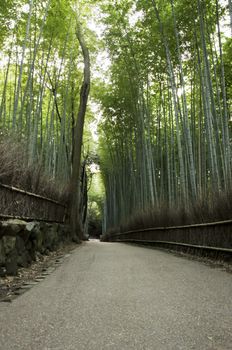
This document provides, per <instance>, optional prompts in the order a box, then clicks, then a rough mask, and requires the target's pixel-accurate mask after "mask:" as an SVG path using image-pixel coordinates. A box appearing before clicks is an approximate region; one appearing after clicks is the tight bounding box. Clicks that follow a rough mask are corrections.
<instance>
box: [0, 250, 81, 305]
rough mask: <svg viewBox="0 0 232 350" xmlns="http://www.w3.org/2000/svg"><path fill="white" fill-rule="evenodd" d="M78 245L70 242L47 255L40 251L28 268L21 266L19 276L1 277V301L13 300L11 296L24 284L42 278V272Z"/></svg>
mask: <svg viewBox="0 0 232 350" xmlns="http://www.w3.org/2000/svg"><path fill="white" fill-rule="evenodd" d="M76 247H77V245H76V243H69V244H66V245H64V246H62V247H60V248H59V249H57V250H56V251H53V252H49V253H48V254H46V255H45V254H44V255H43V254H39V253H38V254H37V256H36V261H34V262H33V263H32V264H31V265H30V266H28V267H26V268H20V269H19V270H18V274H17V276H5V277H0V301H11V297H12V296H13V295H15V294H17V291H19V290H20V289H21V288H22V287H23V286H24V285H26V284H30V283H32V282H33V281H35V280H36V279H38V278H40V276H41V274H42V273H45V272H46V271H47V269H48V268H49V267H52V266H55V264H56V263H58V262H59V259H60V258H62V257H63V256H64V255H65V254H68V253H69V252H71V251H72V250H73V249H75V248H76Z"/></svg>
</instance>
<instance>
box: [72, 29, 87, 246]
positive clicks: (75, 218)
mask: <svg viewBox="0 0 232 350" xmlns="http://www.w3.org/2000/svg"><path fill="white" fill-rule="evenodd" d="M76 36H77V39H78V41H79V44H80V46H81V50H82V54H83V58H84V78H83V82H82V86H81V91H80V103H79V108H78V115H77V122H76V125H75V128H74V139H73V167H72V177H71V191H72V192H71V193H72V198H71V217H70V225H71V232H72V235H73V237H75V238H77V240H79V241H80V240H81V239H82V238H83V229H82V223H81V216H80V208H79V205H80V175H81V174H80V170H81V149H82V139H83V129H84V121H85V112H86V107H87V102H88V96H89V90H90V58H89V50H88V48H87V46H86V43H85V40H84V37H83V35H82V31H81V27H80V25H79V24H78V25H77V29H76Z"/></svg>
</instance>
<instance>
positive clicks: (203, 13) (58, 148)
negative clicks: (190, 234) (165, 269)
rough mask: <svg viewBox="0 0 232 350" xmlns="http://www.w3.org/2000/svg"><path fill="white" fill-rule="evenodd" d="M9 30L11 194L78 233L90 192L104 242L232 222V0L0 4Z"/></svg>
mask: <svg viewBox="0 0 232 350" xmlns="http://www.w3.org/2000/svg"><path fill="white" fill-rule="evenodd" d="M0 25H1V27H0V151H1V152H0V153H1V154H0V164H1V165H0V182H1V183H5V184H8V185H11V186H15V187H20V188H22V189H24V190H28V191H32V192H34V193H39V194H41V195H45V194H46V195H47V196H48V197H50V198H53V199H55V200H58V201H63V202H65V203H67V204H68V205H70V208H71V209H70V222H71V224H72V228H73V230H82V228H81V223H80V222H81V219H80V217H79V216H80V215H79V214H77V213H79V212H80V206H81V205H83V201H82V200H81V199H80V198H82V197H83V193H82V192H83V191H82V189H81V186H82V187H83V182H86V184H87V185H86V187H87V189H86V192H88V193H86V197H88V213H87V214H86V215H87V216H88V220H89V222H90V221H94V222H95V225H102V230H103V233H106V232H120V231H121V232H123V231H125V230H129V229H139V228H141V227H143V228H148V227H160V226H172V225H186V224H193V223H203V222H206V223H207V222H212V221H220V220H227V219H232V217H231V210H232V147H231V146H232V144H231V141H232V114H231V113H232V112H231V108H232V59H231V58H232V39H231V35H232V1H231V0H42V1H41V0H1V1H0ZM84 178H85V179H84ZM81 193H82V197H81ZM96 222H97V223H96ZM100 230H101V229H100Z"/></svg>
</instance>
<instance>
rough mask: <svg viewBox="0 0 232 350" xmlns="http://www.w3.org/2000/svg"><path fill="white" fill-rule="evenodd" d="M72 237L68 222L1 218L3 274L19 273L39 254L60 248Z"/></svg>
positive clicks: (0, 245) (0, 237)
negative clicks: (58, 222)
mask: <svg viewBox="0 0 232 350" xmlns="http://www.w3.org/2000/svg"><path fill="white" fill-rule="evenodd" d="M69 241H72V237H71V234H70V229H69V226H68V225H63V224H57V223H45V222H37V221H32V222H26V221H23V220H6V221H0V277H1V276H4V275H16V274H17V271H18V268H19V267H27V266H29V265H30V264H31V263H32V261H34V260H36V256H37V254H46V253H48V252H49V251H53V250H56V249H57V248H58V247H59V246H60V245H61V244H64V243H67V242H69Z"/></svg>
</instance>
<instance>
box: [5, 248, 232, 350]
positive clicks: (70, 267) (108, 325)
mask: <svg viewBox="0 0 232 350" xmlns="http://www.w3.org/2000/svg"><path fill="white" fill-rule="evenodd" d="M18 349H20V350H46V349H47V350H48V349H52V350H82V349H85V350H92V349H93V350H101V349H103V350H104V349H115V350H116V349H118V350H130V349H138V350H140V349H141V350H142V349H143V350H148V349H151V350H169V349H170V350H171V349H172V350H179V349H186V350H190V349H196V350H205V349H210V350H213V349H214V350H231V349H232V275H231V274H229V273H226V272H224V271H222V270H220V269H218V268H216V269H213V268H210V267H208V266H206V265H204V264H201V263H199V262H197V261H189V260H187V259H185V258H181V257H176V256H173V255H171V254H168V253H164V252H161V251H158V250H153V249H148V248H141V247H135V246H130V245H123V244H111V243H98V242H88V243H85V244H84V245H83V246H81V247H79V248H77V250H76V251H74V252H73V253H72V254H71V256H69V257H68V258H66V260H65V262H64V263H63V264H62V265H61V266H60V267H58V268H57V269H56V270H55V271H54V272H53V273H52V274H51V275H50V276H48V277H46V279H45V280H44V281H42V282H40V283H39V284H38V285H36V286H34V287H33V288H32V289H30V290H29V291H28V292H26V293H25V294H23V295H22V296H20V297H18V298H17V299H15V300H14V301H13V302H12V303H11V304H5V303H0V350H18Z"/></svg>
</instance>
